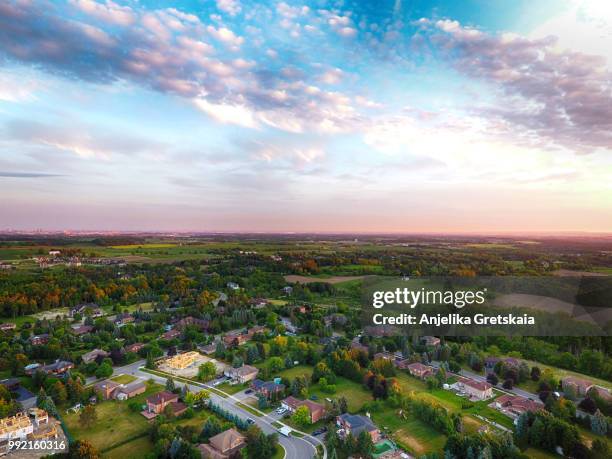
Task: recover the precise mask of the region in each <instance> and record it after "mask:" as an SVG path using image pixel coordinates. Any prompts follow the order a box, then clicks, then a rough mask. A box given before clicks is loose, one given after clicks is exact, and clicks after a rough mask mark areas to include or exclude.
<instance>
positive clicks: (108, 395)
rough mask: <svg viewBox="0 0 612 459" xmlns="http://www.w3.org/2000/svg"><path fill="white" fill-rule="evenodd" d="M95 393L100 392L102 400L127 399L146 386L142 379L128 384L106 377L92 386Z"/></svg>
mask: <svg viewBox="0 0 612 459" xmlns="http://www.w3.org/2000/svg"><path fill="white" fill-rule="evenodd" d="M94 389H95V391H96V393H98V394H100V395H101V396H102V397H103V398H104V400H111V399H117V400H127V399H128V398H132V397H135V396H136V395H139V394H142V393H143V392H144V391H145V390H146V389H147V386H146V385H145V383H143V382H142V381H134V382H131V383H129V384H119V383H117V382H115V381H112V380H110V379H107V380H105V381H100V382H99V383H97V384H96V385H95V386H94Z"/></svg>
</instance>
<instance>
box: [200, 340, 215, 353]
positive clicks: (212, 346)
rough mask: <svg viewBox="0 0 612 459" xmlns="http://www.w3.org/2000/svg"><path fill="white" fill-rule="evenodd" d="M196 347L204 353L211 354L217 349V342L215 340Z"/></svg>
mask: <svg viewBox="0 0 612 459" xmlns="http://www.w3.org/2000/svg"><path fill="white" fill-rule="evenodd" d="M198 349H199V350H200V351H201V352H202V353H204V354H206V355H211V354H214V353H215V351H216V350H217V343H216V342H215V343H210V344H207V345H206V346H198Z"/></svg>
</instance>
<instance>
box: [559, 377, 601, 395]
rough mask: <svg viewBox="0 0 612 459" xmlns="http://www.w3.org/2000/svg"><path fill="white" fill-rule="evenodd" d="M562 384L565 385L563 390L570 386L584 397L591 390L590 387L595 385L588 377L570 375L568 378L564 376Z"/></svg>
mask: <svg viewBox="0 0 612 459" xmlns="http://www.w3.org/2000/svg"><path fill="white" fill-rule="evenodd" d="M561 386H562V387H563V390H567V389H568V387H573V388H574V390H575V391H576V394H577V395H579V396H580V397H584V396H585V395H586V394H587V392H588V391H589V389H591V387H593V386H594V384H593V382H592V381H589V380H588V379H581V378H576V377H574V376H568V377H567V378H563V380H562V381H561Z"/></svg>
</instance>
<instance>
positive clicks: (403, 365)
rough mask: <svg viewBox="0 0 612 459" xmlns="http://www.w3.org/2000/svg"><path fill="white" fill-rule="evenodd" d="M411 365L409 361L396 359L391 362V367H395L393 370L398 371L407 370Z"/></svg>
mask: <svg viewBox="0 0 612 459" xmlns="http://www.w3.org/2000/svg"><path fill="white" fill-rule="evenodd" d="M411 363H412V362H411V361H410V359H396V360H394V361H393V365H395V368H397V369H398V370H409V367H410V364H411Z"/></svg>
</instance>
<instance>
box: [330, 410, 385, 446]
mask: <svg viewBox="0 0 612 459" xmlns="http://www.w3.org/2000/svg"><path fill="white" fill-rule="evenodd" d="M336 424H337V426H338V427H339V428H340V429H341V430H340V431H338V433H339V434H340V435H343V436H346V435H348V434H351V435H352V436H353V437H355V438H357V437H358V436H359V434H360V433H361V432H364V431H365V432H368V433H369V434H370V437H372V442H373V443H377V442H378V441H379V440H380V430H379V429H378V427H376V426H375V425H374V423H373V422H372V420H371V419H370V418H369V417H367V416H362V415H360V414H349V413H344V414H342V415H340V416H338V417H337V418H336Z"/></svg>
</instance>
